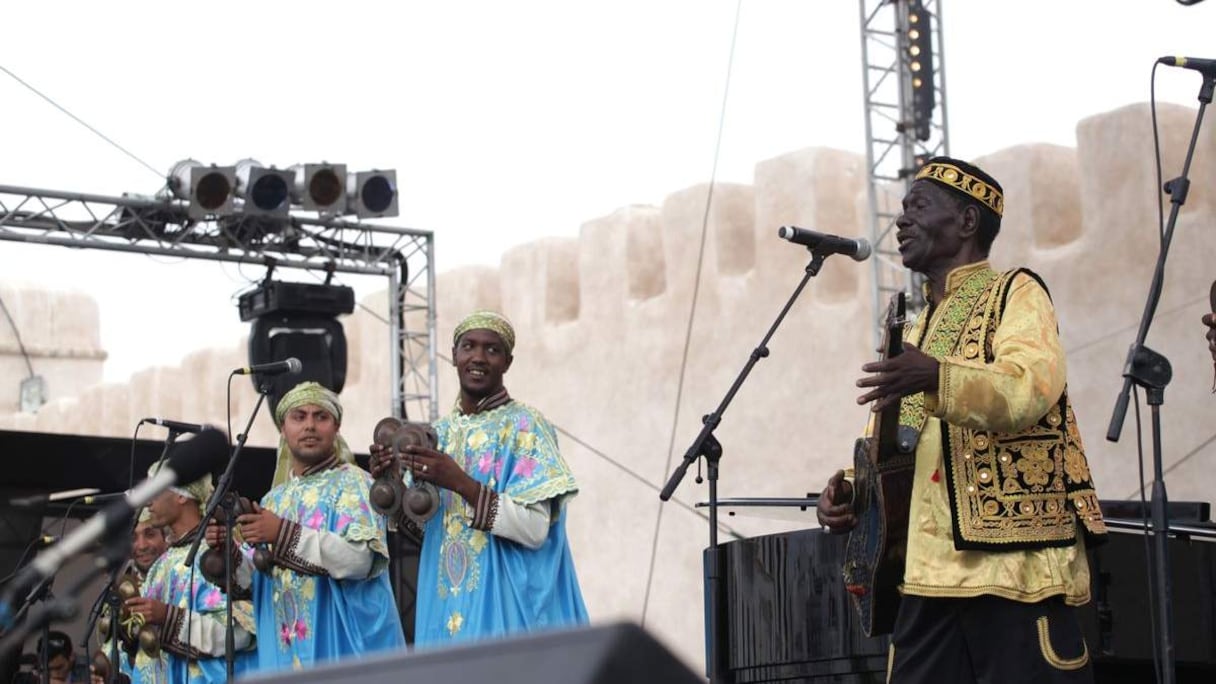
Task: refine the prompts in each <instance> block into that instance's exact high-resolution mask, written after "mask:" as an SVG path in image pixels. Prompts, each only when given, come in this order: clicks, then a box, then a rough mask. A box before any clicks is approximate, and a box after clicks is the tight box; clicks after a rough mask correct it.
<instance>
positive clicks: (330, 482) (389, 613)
mask: <svg viewBox="0 0 1216 684" xmlns="http://www.w3.org/2000/svg"><path fill="white" fill-rule="evenodd" d="M370 486H371V476H370V475H368V474H367V473H366V472H364V471H363V470H360V469H359V468H358V467H357V466H354V465H351V464H348V463H342V464H339V465H337V466H335V467H334V468H331V469H328V470H322V471H320V472H317V473H312V474H309V475H304V476H302V477H298V478H294V479H291V480H289V481H287V482H285V483H283V484H281V485H279V486H278V487H275V488H274V489H272V490H270V491H269V492H267V494H266V496H264V497H263V498H262V507H263V508H265V509H267V510H269V511H271V512H272V513H274V514H275V515H278V516H279V517H281V518H284V519H286V520H291V521H294V522H297V523H299V524H300V525H302V526H304V527H309V528H312V529H315V530H325V531H329V532H333V533H335V534H337V535H339V536H341V537H342V538H343V539H345V540H347V541H350V542H368V545H369V548H370V549H371V551H372V552H373V553H375V560H374V562H373V564H372V572H371V576H370V577H367V578H359V579H353V578H352V579H343V580H336V579H333V578H332V577H329V576H328V575H309V574H304V573H300V572H296V571H295V570H291V569H288V568H284V567H281V566H277V565H276V566H275V568H274V569H273V571H272V572H271V573H270V574H266V573H263V572H254V580H253V600H254V605H255V606H256V607H257V612H256V614H257V625H258V634H259V638H258V664H259V668H260V670H261V671H270V670H279V669H286V668H292V669H297V670H298V669H302V668H306V667H311V666H312V665H313V664H315V663H319V662H322V661H327V660H335V659H338V658H343V657H349V656H358V655H363V654H368V653H372V652H375V651H383V650H390V649H396V648H404V647H405V637H404V634H403V632H402V630H401V617H400V615H399V613H398V612H397V604H396V601H395V600H394V599H393V590H392V586H391V584H390V583H389V576H388V573H387V572H384V570H385V568H386V567H387V565H388V545H387V542H386V531H385V522H384V518H383V516H380V515H377V514H376V513H374V512H373V511H372V510H371V507H370V506H369V504H368V501H369V500H368V490H369V488H370Z"/></svg>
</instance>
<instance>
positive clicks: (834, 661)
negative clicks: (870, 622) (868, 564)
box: [721, 529, 888, 684]
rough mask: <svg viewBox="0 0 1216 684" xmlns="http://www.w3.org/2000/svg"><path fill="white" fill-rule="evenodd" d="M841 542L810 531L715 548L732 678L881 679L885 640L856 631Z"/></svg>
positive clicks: (862, 683) (859, 682) (862, 682)
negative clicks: (719, 552) (843, 571)
mask: <svg viewBox="0 0 1216 684" xmlns="http://www.w3.org/2000/svg"><path fill="white" fill-rule="evenodd" d="M845 541H846V537H845V536H844V535H830V534H825V533H824V532H822V531H820V530H818V529H815V530H800V531H797V532H789V533H785V534H772V535H766V536H763V537H753V538H750V539H742V540H739V541H733V542H729V543H727V544H722V545H721V548H722V552H723V556H724V559H723V563H724V568H725V579H726V584H727V588H726V594H727V596H726V616H727V618H726V620H727V622H726V624H727V632H728V640H729V645H728V648H727V667H728V668H729V670H730V672H731V673H732V675H733V678H734V681H735V682H738V683H739V684H746V683H751V682H816V683H818V682H842V683H856V684H869V683H870V682H875V683H877V682H882V681H884V680H885V679H886V671H887V643H888V641H887V638H886V637H879V638H869V637H866V636H865V635H863V634H862V633H861V629H860V628H859V626H858V624H857V618H856V613H855V612H854V611H853V606H852V605H851V604H850V602H849V596H848V593H846V592H845V590H844V581H843V580H842V579H841V575H840V563H841V560H842V559H843V558H844V546H845Z"/></svg>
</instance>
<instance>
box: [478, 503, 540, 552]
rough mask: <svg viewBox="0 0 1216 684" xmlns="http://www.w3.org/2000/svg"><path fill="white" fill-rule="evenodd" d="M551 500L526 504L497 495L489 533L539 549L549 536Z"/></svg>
mask: <svg viewBox="0 0 1216 684" xmlns="http://www.w3.org/2000/svg"><path fill="white" fill-rule="evenodd" d="M551 504H552V502H551V501H547V500H546V501H538V502H536V503H534V504H528V505H527V506H525V505H523V504H521V503H516V502H515V501H512V500H511V498H510V497H508V496H506V495H500V496H499V497H498V515H497V517H495V518H494V526H493V527H491V528H490V533H491V534H494V535H496V536H499V537H504V538H506V539H510V540H511V541H513V542H518V543H520V544H522V545H524V546H526V547H528V548H529V549H539V548H540V547H541V545H542V544H544V543H545V539H547V538H548V537H549V521H550V519H551V516H550V507H551Z"/></svg>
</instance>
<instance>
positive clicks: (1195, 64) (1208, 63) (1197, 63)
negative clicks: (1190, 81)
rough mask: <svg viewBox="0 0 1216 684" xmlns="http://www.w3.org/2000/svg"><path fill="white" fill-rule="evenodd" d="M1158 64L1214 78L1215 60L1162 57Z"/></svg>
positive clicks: (1215, 71) (1215, 74) (1215, 73)
mask: <svg viewBox="0 0 1216 684" xmlns="http://www.w3.org/2000/svg"><path fill="white" fill-rule="evenodd" d="M1157 63H1158V64H1167V65H1169V66H1175V67H1182V68H1183V69H1194V70H1195V71H1198V72H1199V73H1201V74H1203V75H1204V76H1207V77H1209V78H1210V77H1216V59H1198V58H1196V57H1162V58H1161V59H1158V60H1157Z"/></svg>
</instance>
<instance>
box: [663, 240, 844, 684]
mask: <svg viewBox="0 0 1216 684" xmlns="http://www.w3.org/2000/svg"><path fill="white" fill-rule="evenodd" d="M807 251H808V252H810V253H811V261H810V263H808V264H807V265H806V275H804V276H803V277H802V280H801V282H799V283H798V287H796V288H794V292H793V294H791V295H790V298H789V300H788V301H786V303H785V306H784V307H782V309H781V313H779V314H777V320H775V321H773V324H772V326H771V327H769V329H768V332H767V333H765V335H764V339H762V340H760V345H759V346H758V347H756V348H755V349H754V350H752V353H751V356H749V357H748V360H747V364H745V365H744V366H743V369H742V370H741V371H740V372H739V375H738V377H736V378H735V381H734V383H733V384H731V386H730V389H729V390H727V392H726V396H724V397H722V402H721V403H720V404H718V408H717V409H715V410H714V412H713V413H711V414H709V415H707V416H704V417H703V418H702V419H701V423H702V427H701V432H700V433H699V434H697V437H696V438H695V439H694V440H693V442H692V445H691V446H689V447H688V451H686V452H684V461H683V462H682V463H680V465H678V466H676V469H675V471H673V472H672V474H671V477H669V478H668V480H667V484H666V485H665V486H664V487H663V491H662V492H660V493H659V498H660V499H661V500H663V501H667V500H668V499H670V498H671V495H672V494H673V493H674V492H675V490H676V487H678V486H679V485H680V481H681V480H683V479H684V474H685V472H687V471H688V467H689V466H690V465H692V464H693V463H694V462H696V461H697V460H698V459H700V458H702V457H704V458H705V471H706V474H707V478H708V479H709V547H708V548H707V549H705V555H704V563H705V602H706V606H705V612H706V638H707V644H706V658H705V667H706V674H708V675H709V681H710V682H712V683H713V684H719V683H725V682H728V681H729V676H728V673H729V670H728V663H727V658H726V656H727V638H726V637H727V633H726V615H725V614H724V613H725V611H726V601H725V596H724V593H725V588H726V587H725V584H724V583H723V581H722V576H723V569H722V566H721V563H722V556H721V554H720V553H719V549H718V462H719V461H720V460H721V457H722V444H721V443H720V442H719V441H718V440H717V438H716V437H714V430H715V429H717V427H718V424H719V423H721V422H722V415H723V414H724V413H726V407H727V406H729V405H730V402H731V400H733V399H734V398H735V394H736V393H737V392H738V391H739V388H740V387H742V386H743V382H744V381H745V380H746V379H747V376H748V375H749V374H750V373H751V372H752V368H753V367H755V365H756V363H758V362H759V361H760V359H763V358H766V357H767V356H768V354H769V350H768V341H769V340H770V339H772V337H773V334H774V333H776V332H777V327H778V326H779V325H781V321H783V320H785V315H786V314H787V313H789V310H790V308H791V307H793V305H794V301H795V300H797V299H798V296H799V295H801V294H802V290H803V289H804V288H805V287H806V285H807V283H808V282H810V280H811V278H813V277H815V276H816V275H818V273H819V269H820V268H822V266H823V261H824V259H825V258H827V256H828V254H826V253H820V252H817V251H816V250H815V248H814V247H807Z"/></svg>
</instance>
